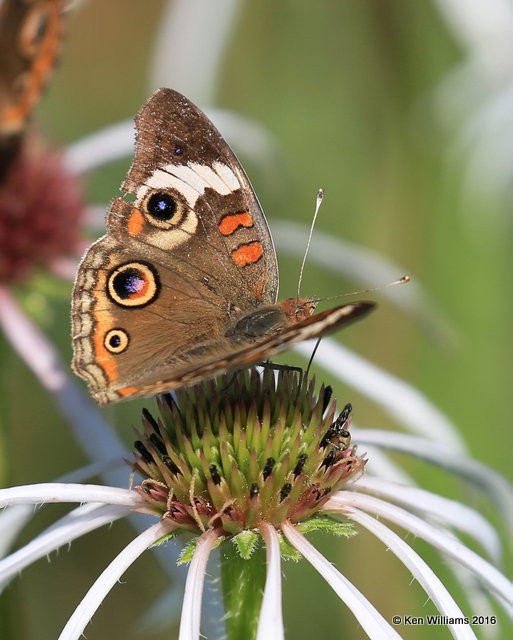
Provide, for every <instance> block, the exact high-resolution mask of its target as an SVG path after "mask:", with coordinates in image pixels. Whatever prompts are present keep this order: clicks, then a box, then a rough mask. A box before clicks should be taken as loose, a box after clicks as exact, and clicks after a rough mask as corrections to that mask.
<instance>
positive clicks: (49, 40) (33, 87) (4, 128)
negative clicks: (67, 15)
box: [0, 0, 65, 178]
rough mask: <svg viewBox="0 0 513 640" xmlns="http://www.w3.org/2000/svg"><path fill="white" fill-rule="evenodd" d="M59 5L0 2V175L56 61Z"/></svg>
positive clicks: (47, 0) (37, 0)
mask: <svg viewBox="0 0 513 640" xmlns="http://www.w3.org/2000/svg"><path fill="white" fill-rule="evenodd" d="M64 5H65V0H2V1H1V2H0V178H1V177H2V175H3V174H5V173H6V172H7V170H8V169H9V167H10V166H11V164H12V162H13V161H14V159H15V158H16V156H17V154H18V152H19V150H20V148H21V145H22V141H23V137H24V134H25V131H26V129H27V125H28V122H29V120H30V116H31V115H32V112H33V110H34V108H35V107H36V105H37V103H38V102H39V100H40V98H41V96H42V93H43V91H44V89H45V87H46V85H47V83H48V81H49V79H50V77H51V75H52V74H53V71H54V69H55V65H56V64H57V59H58V57H59V52H60V48H61V43H62V37H63V33H64Z"/></svg>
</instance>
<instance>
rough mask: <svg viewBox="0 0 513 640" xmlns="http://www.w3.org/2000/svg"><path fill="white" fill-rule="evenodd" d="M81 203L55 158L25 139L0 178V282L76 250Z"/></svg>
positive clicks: (78, 192)
mask: <svg viewBox="0 0 513 640" xmlns="http://www.w3.org/2000/svg"><path fill="white" fill-rule="evenodd" d="M83 211H84V204H83V200H82V190H81V188H80V185H79V184H78V182H77V179H76V177H75V176H73V175H72V174H70V173H69V171H68V170H67V169H66V168H65V167H64V164H63V162H62V160H61V156H60V155H59V154H58V153H57V152H55V151H49V150H47V149H44V148H42V147H41V146H40V145H39V144H38V143H37V142H36V141H35V140H34V139H33V138H28V139H27V140H26V141H25V142H24V145H23V147H22V148H21V149H20V150H19V152H18V153H17V154H15V158H14V160H13V161H12V164H11V166H10V167H9V168H8V170H6V172H5V173H4V174H3V177H2V180H1V181H0V283H2V282H3V283H10V282H15V281H21V280H23V279H25V278H27V277H28V276H29V275H30V273H31V271H32V269H34V268H35V267H40V266H49V265H51V263H52V261H54V260H56V259H57V258H60V257H62V256H68V255H71V254H73V253H77V251H78V250H79V232H80V224H81V218H82V213H83Z"/></svg>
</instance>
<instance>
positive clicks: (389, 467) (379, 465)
mask: <svg viewBox="0 0 513 640" xmlns="http://www.w3.org/2000/svg"><path fill="white" fill-rule="evenodd" d="M352 428H354V424H353V426H352ZM355 430H356V429H355ZM360 433H361V430H360ZM386 433H387V432H386V431H385V430H383V437H384V438H386ZM359 442H360V444H363V445H365V453H366V455H367V457H368V460H369V461H368V462H367V466H366V467H365V470H366V473H371V474H373V475H375V476H378V477H379V478H385V479H387V480H389V481H390V482H397V483H398V484H415V483H414V481H413V479H412V477H411V476H410V474H408V473H406V471H404V469H402V468H401V467H400V466H399V464H398V463H397V462H395V461H394V460H392V459H391V458H390V457H389V456H388V454H387V453H385V452H384V451H382V450H381V449H380V448H379V447H377V446H374V445H367V444H366V443H365V442H362V441H361V440H359Z"/></svg>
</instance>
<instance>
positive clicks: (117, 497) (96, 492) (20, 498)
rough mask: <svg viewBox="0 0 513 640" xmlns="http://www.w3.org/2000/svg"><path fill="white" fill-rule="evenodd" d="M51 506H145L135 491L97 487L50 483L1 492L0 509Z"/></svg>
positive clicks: (93, 485) (2, 490)
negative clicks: (49, 504)
mask: <svg viewBox="0 0 513 640" xmlns="http://www.w3.org/2000/svg"><path fill="white" fill-rule="evenodd" d="M52 502H100V503H105V504H118V505H125V506H127V507H132V508H137V507H140V506H142V505H144V501H143V500H141V498H140V497H139V495H138V494H137V493H136V492H135V491H129V490H128V489H119V488H117V487H106V486H101V485H96V484H64V483H61V482H49V483H41V484H26V485H22V486H19V487H10V488H8V489H0V508H1V507H7V506H9V505H11V504H29V503H32V504H43V503H44V504H47V503H52Z"/></svg>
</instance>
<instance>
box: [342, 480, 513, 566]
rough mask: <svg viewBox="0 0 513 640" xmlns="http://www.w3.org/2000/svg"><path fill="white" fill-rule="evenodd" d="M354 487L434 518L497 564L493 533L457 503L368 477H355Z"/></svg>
mask: <svg viewBox="0 0 513 640" xmlns="http://www.w3.org/2000/svg"><path fill="white" fill-rule="evenodd" d="M348 488H350V486H348ZM355 488H356V489H357V490H358V491H364V492H365V493H372V494H373V495H376V496H381V497H383V498H388V499H389V500H392V502H396V503H399V504H401V505H403V506H405V507H409V508H411V509H415V510H417V511H421V512H422V513H425V514H430V515H432V516H435V517H436V518H437V519H438V520H441V521H442V522H445V523H447V524H449V525H451V526H453V527H456V528H457V529H459V530H460V531H464V532H465V533H467V534H468V535H469V536H471V537H472V538H474V540H476V541H477V542H478V543H479V544H480V545H481V546H482V547H483V549H485V550H486V551H487V553H488V554H489V555H490V557H491V558H492V559H493V560H494V562H496V563H498V562H499V561H500V559H501V541H500V538H499V535H498V533H497V531H496V530H495V529H494V528H493V527H492V525H491V524H490V523H489V522H488V520H486V519H485V518H484V517H483V516H482V515H481V514H480V513H479V512H477V511H475V509H472V508H471V507H467V506H466V505H464V504H462V503H461V502H457V501H456V500H449V499H448V498H444V497H443V496H439V495H437V494H434V493H431V492H430V491H426V490H425V489H419V488H417V487H411V486H409V487H408V486H404V485H400V484H396V483H394V482H387V481H386V480H382V479H381V478H379V479H378V478H371V477H370V476H369V475H365V476H362V477H361V478H359V479H358V480H357V481H356V483H355Z"/></svg>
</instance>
